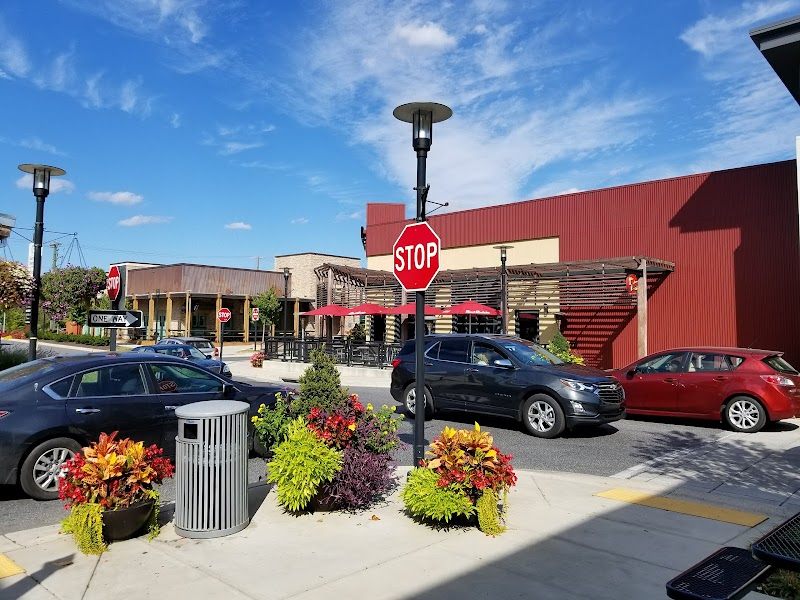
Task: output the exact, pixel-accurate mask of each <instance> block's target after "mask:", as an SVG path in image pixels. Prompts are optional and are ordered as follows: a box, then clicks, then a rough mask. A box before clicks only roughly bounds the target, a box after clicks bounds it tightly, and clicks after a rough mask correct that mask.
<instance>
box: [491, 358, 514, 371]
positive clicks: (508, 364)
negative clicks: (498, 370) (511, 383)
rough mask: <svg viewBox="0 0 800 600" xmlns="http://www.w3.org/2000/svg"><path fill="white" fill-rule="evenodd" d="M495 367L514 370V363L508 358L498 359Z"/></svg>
mask: <svg viewBox="0 0 800 600" xmlns="http://www.w3.org/2000/svg"><path fill="white" fill-rule="evenodd" d="M494 366H495V367H503V368H504V369H513V368H514V363H512V362H511V361H510V360H508V359H507V358H498V359H497V360H495V361H494Z"/></svg>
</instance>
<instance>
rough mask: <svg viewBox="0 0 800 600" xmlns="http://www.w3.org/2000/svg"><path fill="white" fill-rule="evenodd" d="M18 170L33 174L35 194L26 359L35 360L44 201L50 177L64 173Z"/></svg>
mask: <svg viewBox="0 0 800 600" xmlns="http://www.w3.org/2000/svg"><path fill="white" fill-rule="evenodd" d="M19 170H20V171H23V172H24V173H30V174H31V175H33V195H34V196H36V225H35V227H34V230H33V279H34V290H33V300H32V301H31V338H30V344H29V346H28V360H36V342H37V341H38V337H39V294H40V293H41V289H42V238H43V237H44V201H45V198H47V195H48V194H49V193H50V177H51V176H55V177H60V176H61V175H66V174H67V172H66V171H64V169H59V168H58V167H48V166H47V165H32V164H25V165H20V166H19Z"/></svg>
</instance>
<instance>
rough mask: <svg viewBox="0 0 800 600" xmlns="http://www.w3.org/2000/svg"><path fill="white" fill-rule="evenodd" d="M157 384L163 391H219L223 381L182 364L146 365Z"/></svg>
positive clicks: (161, 392)
mask: <svg viewBox="0 0 800 600" xmlns="http://www.w3.org/2000/svg"><path fill="white" fill-rule="evenodd" d="M148 366H149V367H150V370H151V372H152V373H153V377H154V379H155V380H156V382H157V384H158V392H159V393H160V394H165V393H178V394H182V393H208V392H221V391H222V385H223V382H222V381H221V380H220V379H217V378H216V377H214V376H213V375H212V374H211V373H207V372H205V371H202V370H200V369H195V368H194V367H189V366H183V365H154V364H150V365H148Z"/></svg>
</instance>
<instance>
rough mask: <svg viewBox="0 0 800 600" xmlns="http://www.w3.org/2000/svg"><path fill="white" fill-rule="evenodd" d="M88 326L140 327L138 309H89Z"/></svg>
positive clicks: (140, 320) (140, 314)
mask: <svg viewBox="0 0 800 600" xmlns="http://www.w3.org/2000/svg"><path fill="white" fill-rule="evenodd" d="M89 326H90V327H110V328H127V327H131V328H137V329H141V327H142V311H140V310H90V311H89Z"/></svg>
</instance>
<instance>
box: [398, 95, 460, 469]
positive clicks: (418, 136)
mask: <svg viewBox="0 0 800 600" xmlns="http://www.w3.org/2000/svg"><path fill="white" fill-rule="evenodd" d="M393 114H394V116H395V118H396V119H398V120H400V121H404V122H405V123H411V139H412V145H413V147H414V151H415V152H416V153H417V187H416V188H414V189H415V190H416V191H417V217H416V221H417V222H418V223H422V222H423V221H425V220H426V217H425V201H426V199H427V197H428V187H427V185H426V183H425V169H426V161H427V158H428V150H430V147H431V143H432V142H433V124H434V123H439V122H441V121H444V120H446V119H449V118H450V117H451V116H452V114H453V111H452V110H450V108H449V107H447V106H445V105H444V104H437V103H435V102H410V103H408V104H402V105H401V106H398V107H397V108H395V109H394V112H393ZM401 235H402V234H401ZM436 258H437V259H438V258H439V257H438V255H437V257H436ZM428 283H429V284H430V282H428ZM427 287H428V286H427V285H426V286H425V288H423V289H422V290H418V291H417V292H416V294H415V301H416V306H415V309H416V312H415V315H414V354H415V359H416V361H415V369H414V372H415V374H416V378H415V379H416V381H415V386H414V397H415V406H414V466H415V467H418V466H420V463H421V462H422V461H423V460H424V458H425V404H426V402H425V355H424V354H425V289H427Z"/></svg>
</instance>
